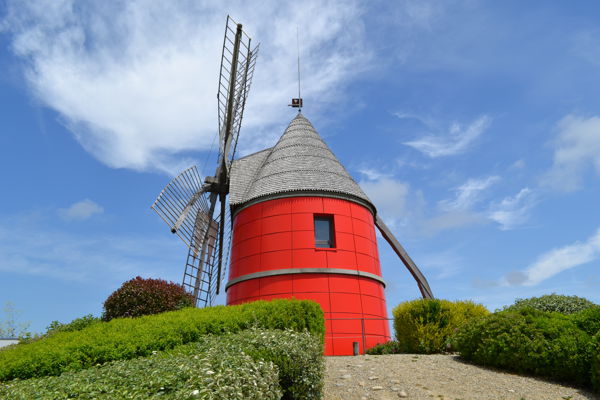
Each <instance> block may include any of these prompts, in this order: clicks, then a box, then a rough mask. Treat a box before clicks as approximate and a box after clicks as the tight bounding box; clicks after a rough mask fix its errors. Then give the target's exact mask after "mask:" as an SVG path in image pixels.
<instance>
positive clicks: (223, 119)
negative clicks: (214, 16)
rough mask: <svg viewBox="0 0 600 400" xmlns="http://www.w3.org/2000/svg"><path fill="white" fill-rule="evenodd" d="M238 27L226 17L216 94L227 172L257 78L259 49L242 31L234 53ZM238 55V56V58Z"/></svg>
mask: <svg viewBox="0 0 600 400" xmlns="http://www.w3.org/2000/svg"><path fill="white" fill-rule="evenodd" d="M236 27H237V23H236V22H235V21H234V20H233V18H231V17H230V16H227V23H226V25H225V37H224V39H223V52H222V55H221V69H220V74H219V89H218V91H217V109H218V120H219V152H220V154H223V155H225V158H226V160H227V169H228V170H229V167H230V166H231V162H232V161H233V157H234V155H235V149H236V148H237V142H238V137H239V133H240V128H241V125H242V118H243V116H244V107H245V106H246V99H247V97H248V92H249V90H250V85H251V84H252V78H253V76H254V67H255V66H256V58H257V56H258V49H259V45H256V47H254V49H252V48H251V42H252V39H251V38H250V37H249V36H248V35H247V34H246V33H245V32H244V31H242V38H241V40H240V42H239V48H238V50H237V52H235V36H236ZM236 54H237V56H236ZM234 60H235V61H236V64H237V65H236V74H235V78H234V82H233V92H231V90H230V89H231V84H232V82H231V70H232V69H233V63H234ZM230 94H233V96H234V100H233V107H232V110H231V121H232V122H231V135H232V139H231V145H230V146H228V147H229V148H225V135H226V126H227V119H228V116H229V113H228V104H229V96H230Z"/></svg>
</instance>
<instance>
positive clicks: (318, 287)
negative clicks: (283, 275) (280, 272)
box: [293, 274, 330, 295]
mask: <svg viewBox="0 0 600 400" xmlns="http://www.w3.org/2000/svg"><path fill="white" fill-rule="evenodd" d="M327 276H328V275H326V274H296V275H294V278H293V280H294V284H293V285H294V290H293V292H294V295H296V294H298V293H303V292H324V293H328V292H329V290H330V289H329V281H328V280H327Z"/></svg>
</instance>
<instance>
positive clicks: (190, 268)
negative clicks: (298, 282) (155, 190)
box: [152, 16, 258, 307]
mask: <svg viewBox="0 0 600 400" xmlns="http://www.w3.org/2000/svg"><path fill="white" fill-rule="evenodd" d="M250 44H251V39H250V37H249V36H248V35H247V34H246V33H245V32H244V31H243V30H242V26H241V25H240V24H237V23H236V22H235V21H234V20H233V19H232V18H231V17H229V16H227V22H226V25H225V37H224V40H223V50H222V57H221V69H220V73H219V88H218V91H217V104H218V107H217V108H218V125H219V157H218V160H219V161H218V165H217V170H216V171H215V175H214V176H213V177H212V178H210V179H206V181H205V182H204V183H203V182H202V179H201V177H200V174H199V173H198V170H197V168H196V167H195V166H192V167H190V168H188V169H186V170H185V171H183V172H182V173H181V174H179V175H178V176H177V177H175V178H174V179H173V180H172V181H171V182H170V183H169V184H168V185H167V186H166V187H165V188H164V189H163V191H162V192H161V193H160V194H159V196H158V198H157V199H156V201H155V202H154V204H153V205H152V209H154V210H155V211H156V212H157V213H158V214H159V216H160V217H161V218H162V219H163V220H164V221H165V222H166V223H167V224H168V225H169V227H170V228H171V232H173V233H177V235H178V236H179V237H180V238H181V239H182V240H183V242H184V243H185V244H186V246H187V247H188V256H187V259H186V266H185V270H184V274H183V286H184V288H185V289H186V290H188V291H189V292H190V293H192V294H193V295H194V297H195V299H196V306H199V307H204V306H210V305H212V304H213V302H214V300H215V297H216V295H217V294H218V292H219V287H220V283H221V282H220V281H221V280H222V279H223V278H224V276H225V274H224V273H222V272H223V271H225V270H227V266H228V262H229V253H230V248H231V215H230V209H229V202H228V196H227V195H228V188H229V170H230V167H231V162H232V161H233V157H234V155H235V150H236V148H237V141H238V137H239V132H240V128H241V123H242V118H243V115H244V107H245V105H246V99H247V97H248V92H249V90H250V85H251V83H252V77H253V75H254V67H255V65H256V59H257V55H258V45H257V46H256V47H255V48H254V49H251V47H250ZM217 203H218V204H219V207H218V208H219V210H218V213H217V217H216V218H215V211H216V210H215V209H216V206H217ZM221 247H222V248H221Z"/></svg>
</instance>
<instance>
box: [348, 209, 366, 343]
mask: <svg viewBox="0 0 600 400" xmlns="http://www.w3.org/2000/svg"><path fill="white" fill-rule="evenodd" d="M350 218H352V240H353V241H354V259H355V264H356V270H357V271H358V270H359V268H360V265H358V258H357V256H356V253H357V252H358V249H357V247H356V232H355V231H354V213H353V212H352V207H350ZM355 279H356V280H357V281H358V295H359V298H360V316H361V318H362V320H361V321H360V322H361V324H364V322H363V321H364V318H365V308H364V306H363V292H362V285H361V282H360V278H358V277H356V278H355ZM361 326H364V325H361ZM363 333H366V332H363ZM360 339H361V340H360V341H359V346H360V347H362V348H363V349H362V351H363V353H364V352H365V351H366V349H365V348H364V346H363V340H362V339H363V338H360ZM364 340H365V341H364V342H365V343H366V340H367V338H366V337H365V338H364Z"/></svg>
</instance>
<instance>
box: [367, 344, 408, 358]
mask: <svg viewBox="0 0 600 400" xmlns="http://www.w3.org/2000/svg"><path fill="white" fill-rule="evenodd" d="M366 353H367V354H370V355H383V354H398V353H402V351H400V345H399V344H398V342H396V341H393V340H392V341H389V342H386V343H379V344H376V345H375V346H373V347H371V348H370V349H367V351H366Z"/></svg>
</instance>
